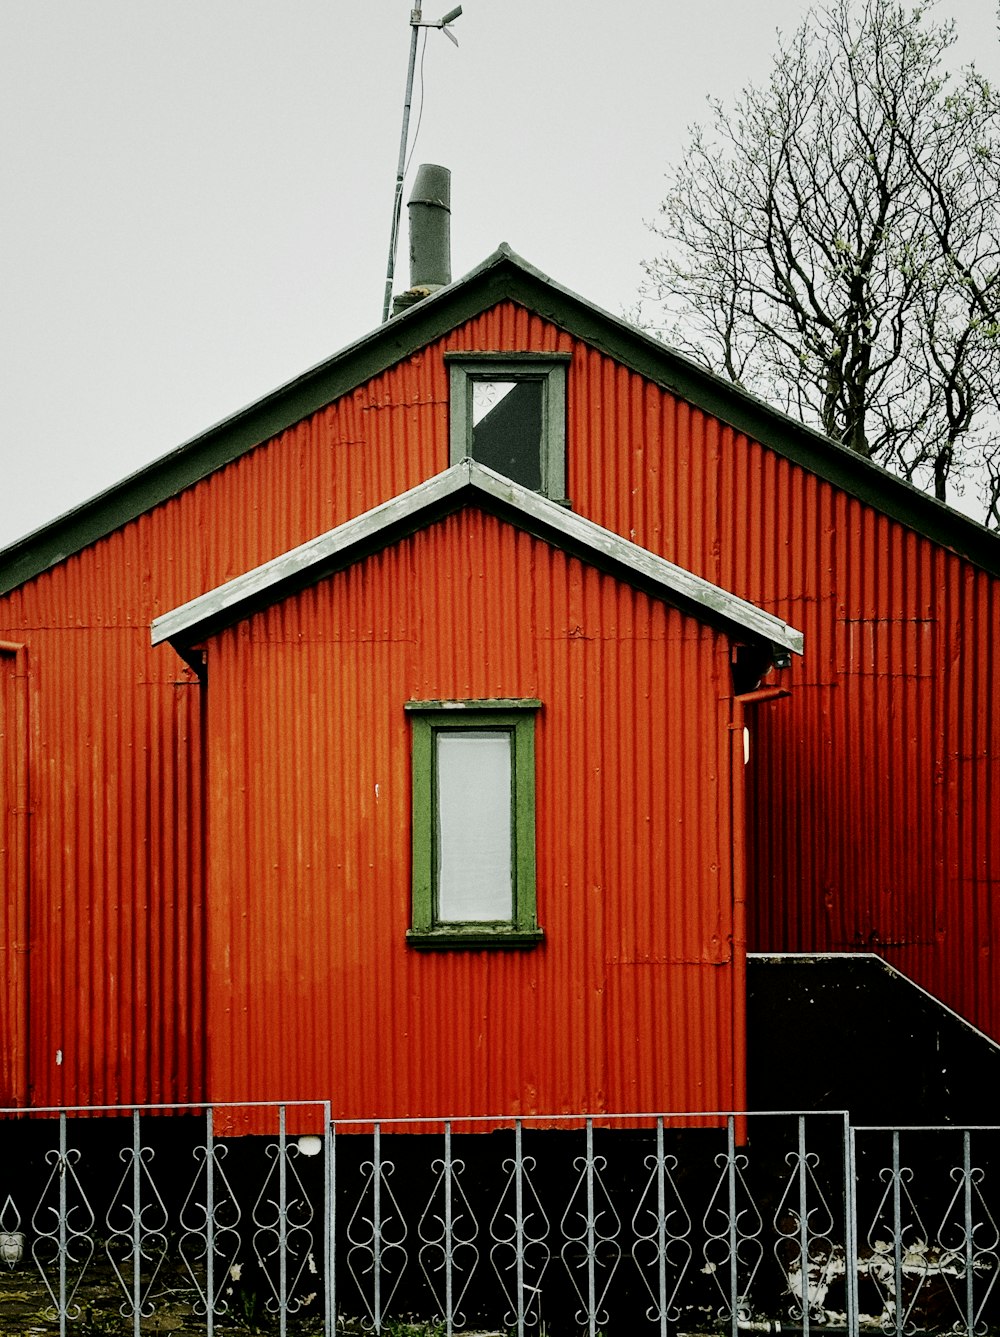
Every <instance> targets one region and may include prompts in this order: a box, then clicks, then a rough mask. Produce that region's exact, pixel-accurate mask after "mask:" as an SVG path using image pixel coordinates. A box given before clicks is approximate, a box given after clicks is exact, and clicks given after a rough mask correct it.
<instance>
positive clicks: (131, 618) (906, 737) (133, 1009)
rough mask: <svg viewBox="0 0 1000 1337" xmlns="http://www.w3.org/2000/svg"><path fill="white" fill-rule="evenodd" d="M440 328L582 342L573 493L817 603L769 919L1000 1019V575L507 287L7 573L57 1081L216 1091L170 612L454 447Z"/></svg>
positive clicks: (787, 732)
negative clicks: (232, 453) (512, 299)
mask: <svg viewBox="0 0 1000 1337" xmlns="http://www.w3.org/2000/svg"><path fill="white" fill-rule="evenodd" d="M444 348H448V349H455V350H460V349H465V350H474V349H487V350H488V349H505V348H506V349H513V350H519V349H531V350H534V351H541V352H545V351H563V352H571V353H572V355H573V360H572V363H571V366H570V369H569V376H568V383H567V389H568V410H567V412H568V437H569V457H568V480H569V491H570V496H571V498H572V501H573V504H574V507H575V508H576V509H577V510H578V511H580V512H581V513H583V514H586V515H589V516H590V517H591V518H593V519H595V520H597V521H599V522H600V523H602V524H605V525H607V526H608V527H609V528H612V529H615V530H617V531H618V532H620V533H622V534H624V535H626V536H628V537H630V538H633V539H635V540H636V541H638V542H640V543H643V544H645V545H646V546H648V547H650V548H651V549H652V550H653V551H655V552H659V553H662V554H663V555H665V556H667V557H669V558H671V559H672V560H674V561H677V562H679V563H680V564H682V565H684V566H687V567H689V568H690V569H691V570H693V571H695V572H697V573H698V574H700V575H703V576H705V577H707V578H708V579H710V580H713V581H716V582H718V583H719V584H721V585H723V586H726V587H728V588H731V589H733V590H734V591H736V592H737V593H739V594H741V595H743V596H744V597H746V598H749V599H751V600H753V601H755V602H759V603H761V604H762V605H763V606H764V607H766V608H769V609H770V610H772V611H774V612H777V613H780V614H781V615H782V616H784V617H786V618H787V619H788V620H789V621H790V622H791V623H792V624H793V625H795V626H797V627H799V628H802V629H803V630H804V632H805V636H806V657H805V660H804V661H802V662H799V661H796V663H795V665H794V667H793V669H792V671H791V675H790V677H791V681H792V682H793V683H794V686H795V690H794V693H793V697H792V699H791V700H790V701H786V702H783V703H782V704H781V705H780V706H761V707H757V708H756V714H757V722H756V734H757V745H756V746H755V749H754V753H753V756H752V760H751V773H752V777H753V782H754V784H753V788H754V791H755V793H754V795H752V797H751V809H750V811H751V819H752V820H751V824H752V827H753V830H754V842H753V846H754V847H753V850H752V853H751V862H750V880H751V893H752V894H751V900H750V910H751V920H750V940H751V945H752V946H753V947H755V948H758V949H767V950H839V949H849V948H852V947H857V946H864V947H866V948H873V947H874V948H875V949H876V950H880V951H883V952H884V953H885V954H886V955H887V956H888V957H889V958H890V959H891V960H892V961H893V963H894V964H895V965H897V966H898V967H899V968H900V969H902V970H904V971H906V973H908V974H909V975H911V976H912V977H913V978H914V979H916V980H917V981H918V982H919V983H920V984H922V985H924V987H926V988H928V989H930V990H931V991H932V992H934V993H936V994H938V995H939V996H940V997H942V998H943V999H944V1000H945V1001H946V1002H948V1003H949V1004H950V1005H951V1006H953V1007H955V1008H956V1009H957V1010H958V1011H960V1012H961V1013H962V1014H963V1015H965V1016H967V1017H969V1018H970V1019H972V1020H974V1021H976V1022H977V1024H979V1025H980V1026H982V1027H983V1028H984V1029H986V1030H988V1031H990V1032H991V1033H992V1034H994V1035H996V1036H1000V989H998V982H997V975H996V964H995V963H996V961H997V959H998V955H1000V917H998V916H995V915H993V913H992V905H993V903H994V901H995V899H996V896H997V893H998V891H1000V886H998V882H1000V848H998V842H1000V837H998V835H997V828H998V821H997V812H998V808H1000V802H998V793H997V788H998V782H997V773H998V766H1000V704H998V702H1000V684H998V681H997V679H998V673H1000V668H998V663H997V652H996V650H995V648H994V647H995V645H996V642H997V639H998V635H1000V633H998V627H1000V591H998V582H996V581H995V580H993V579H991V578H990V577H988V576H986V575H985V574H983V573H981V572H978V571H977V570H976V569H975V568H973V567H972V566H971V565H970V564H969V563H967V562H964V561H962V560H960V559H958V558H956V557H954V556H952V555H950V554H948V553H946V552H944V551H943V550H941V549H940V548H938V547H937V546H936V545H934V544H932V543H930V542H929V541H927V540H923V539H920V538H918V537H916V536H915V535H913V534H910V533H909V532H908V531H906V530H904V529H903V528H902V527H901V526H899V525H897V524H895V523H894V522H892V521H889V520H886V519H885V518H883V517H880V516H878V514H877V513H876V512H874V511H873V510H871V509H870V508H868V507H866V506H863V505H862V504H860V503H858V502H855V501H853V500H851V499H849V498H848V497H846V496H845V495H844V494H843V493H841V492H839V491H838V490H837V489H835V488H833V487H831V486H830V485H828V484H825V483H822V482H820V481H819V480H818V479H816V478H815V477H813V476H812V475H810V474H808V473H807V472H806V471H805V470H803V469H801V468H798V467H797V466H794V465H792V464H790V463H789V462H787V461H784V460H782V459H780V458H778V457H777V456H776V455H774V454H773V453H772V452H770V451H768V450H766V449H765V448H763V447H761V446H760V445H758V444H756V443H754V442H751V441H748V440H746V439H745V438H744V437H742V436H740V435H738V434H736V433H734V432H733V431H732V430H730V429H729V428H727V427H725V426H723V425H721V424H719V423H717V422H715V421H714V420H713V419H711V418H710V417H708V416H707V415H705V414H703V413H700V412H699V411H697V410H694V409H692V408H690V407H689V406H687V405H686V404H684V403H682V402H679V401H678V400H676V399H675V398H674V397H672V396H671V395H669V394H667V393H665V392H663V391H661V390H660V389H659V388H658V387H656V386H654V385H651V384H649V383H648V382H646V381H644V380H643V379H642V378H641V377H639V376H637V375H635V374H632V373H630V372H628V371H624V370H622V369H621V368H619V367H617V366H615V364H614V363H612V362H611V361H610V360H609V359H608V358H606V357H604V356H602V355H601V354H599V353H598V352H596V351H594V350H593V349H590V348H588V347H586V346H585V345H583V344H582V343H579V342H577V341H574V340H573V339H571V338H570V336H569V335H567V334H566V333H565V332H562V331H558V330H556V329H555V328H554V327H552V326H551V325H549V324H547V323H546V322H545V321H543V320H541V319H540V318H538V317H536V316H533V315H530V314H529V313H528V312H526V311H524V310H523V309H521V308H518V307H516V306H514V305H512V304H510V303H504V304H501V305H500V306H498V307H497V308H495V309H494V310H491V311H489V312H487V313H485V314H484V315H482V316H480V317H477V318H476V319H474V320H471V321H469V322H468V323H467V324H466V325H464V326H463V327H461V328H460V329H458V330H456V331H454V332H453V333H452V334H450V335H449V336H448V337H447V339H445V340H442V341H441V342H440V343H439V344H437V345H434V346H431V347H429V348H428V349H426V350H424V352H423V353H421V354H419V355H416V356H414V357H411V358H409V359H407V360H406V361H404V362H403V363H401V364H399V365H398V366H396V367H393V368H390V369H389V370H388V371H386V372H385V373H384V374H382V375H379V376H377V377H375V378H373V379H372V380H371V381H370V382H369V383H368V384H366V385H365V386H362V387H360V388H359V389H358V390H356V391H354V392H352V393H351V394H349V395H346V396H345V397H344V398H343V399H342V400H340V401H339V402H338V403H336V404H334V405H332V406H330V407H329V408H328V409H326V410H324V411H322V412H320V413H317V414H314V415H313V416H312V417H310V418H309V419H306V420H305V421H303V422H302V423H300V424H298V425H297V426H295V427H293V428H291V429H289V430H288V431H285V432H283V433H282V434H281V435H280V436H278V437H276V438H275V439H274V440H273V441H272V442H270V443H268V444H266V445H264V446H262V447H260V448H258V449H257V450H254V451H252V452H251V453H250V454H248V455H246V456H244V457H243V458H242V459H240V460H238V461H236V462H235V463H233V464H232V465H230V466H227V467H226V468H223V469H221V470H219V471H218V472H217V473H216V474H214V475H212V476H211V477H210V478H208V479H206V480H204V481H203V482H201V483H199V484H197V485H195V486H193V487H191V488H189V489H188V490H187V491H186V492H184V493H183V494H182V495H180V496H179V497H177V498H175V499H174V500H172V501H170V502H168V503H166V504H164V505H161V506H159V507H157V508H155V509H154V510H153V511H152V512H151V513H149V514H148V515H146V516H143V517H142V518H141V519H139V520H138V521H135V522H133V523H130V524H128V525H126V526H125V527H124V528H123V529H122V530H121V531H119V532H118V533H116V534H114V535H112V536H110V537H109V538H107V539H105V540H102V541H101V542H99V543H96V544H94V545H93V546H92V547H91V548H89V549H87V550H85V551H84V552H83V553H81V554H79V555H77V556H75V557H72V558H70V559H68V560H67V561H66V562H64V563H62V564H61V565H60V566H58V567H56V568H54V569H53V570H51V571H48V572H46V573H44V574H43V575H41V576H39V577H38V578H36V579H35V580H33V581H31V582H30V583H29V584H27V585H26V586H24V587H23V588H22V589H20V590H17V591H14V592H13V593H12V594H11V595H9V596H7V597H6V598H4V599H2V600H0V639H7V640H10V641H12V642H21V641H23V642H26V643H27V644H28V663H29V666H30V667H29V675H30V677H29V685H30V697H31V703H32V725H31V728H32V743H31V748H30V768H31V774H30V789H31V793H32V795H33V798H32V805H33V812H32V823H31V859H30V901H31V924H32V941H33V952H32V966H31V985H30V997H31V1028H30V1040H31V1087H32V1095H33V1098H34V1099H35V1101H36V1102H38V1103H42V1102H48V1101H56V1100H61V1099H67V1100H81V1101H86V1100H92V1101H101V1100H108V1099H115V1098H122V1099H155V1098H159V1097H160V1096H162V1097H163V1098H165V1099H169V1098H177V1099H183V1098H188V1097H196V1096H197V1095H198V1094H199V1093H200V1091H201V1082H202V1077H201V1068H200V1060H199V1054H200V1032H201V1026H200V1025H199V1022H198V1018H199V1017H200V1015H201V1006H202V1004H201V992H200V991H201V987H202V979H203V972H204V958H203V956H202V946H201V942H202V940H201V937H200V932H199V918H198V917H199V915H200V913H201V907H202V903H203V897H202V892H201V881H200V878H201V873H200V864H199V857H200V856H199V852H198V844H199V841H198V837H197V836H196V835H193V836H190V838H189V836H188V834H187V833H188V832H197V830H198V829H199V823H200V821H201V800H200V796H199V780H198V775H199V766H200V761H199V758H198V742H197V738H198V730H197V720H196V711H195V709H194V705H193V701H192V698H193V697H194V696H195V695H196V689H194V688H193V687H190V686H185V687H175V686H174V683H175V681H176V680H182V679H184V674H183V673H182V672H181V670H180V668H179V666H178V661H177V660H176V657H175V656H174V655H173V653H172V652H171V651H170V650H169V649H166V648H163V649H160V650H158V651H156V652H153V653H151V652H149V651H148V649H146V637H147V634H148V625H149V622H150V621H151V619H152V618H153V617H154V616H155V615H157V614H159V613H162V612H165V611H167V610H168V609H170V608H172V607H175V606H176V605H177V604H179V603H181V602H184V601H185V600H187V599H189V598H191V597H193V596H194V595H197V594H199V593H202V592H203V591H204V590H206V589H210V588H212V587H213V586H214V585H217V584H219V583H220V582H222V581H223V580H226V579H228V578H229V577H231V576H234V575H236V574H239V573H240V572H242V571H244V570H246V569H247V568H249V567H251V566H254V565H256V564H257V563H259V562H262V561H265V560H267V559H268V558H270V557H272V556H274V555H276V554H277V553H279V552H281V551H283V550H285V549H287V548H288V547H291V546H293V545H294V544H296V543H299V542H301V541H303V540H304V539H307V538H310V537H312V536H314V535H315V534H317V533H320V532H322V531H324V530H326V529H328V528H330V527H331V526H332V525H334V524H337V523H339V522H340V521H342V520H344V519H347V518H349V517H350V516H351V515H354V514H357V513H358V512H360V511H362V510H364V509H366V508H367V507H369V506H371V505H374V504H376V503H377V502H379V501H382V500H385V499H386V498H387V497H388V496H390V495H392V494H393V493H394V492H397V491H399V490H402V489H403V488H406V487H409V486H411V485H413V484H415V483H417V482H419V481H420V480H421V479H423V478H425V477H427V476H429V475H430V474H432V473H434V472H436V471H437V470H439V469H441V468H444V467H445V465H446V464H447V377H446V374H445V371H444V367H443V364H442V362H441V360H440V357H439V354H440V352H441V351H442V350H443V349H444ZM132 638H134V640H133V639H132ZM102 647H104V648H102ZM126 647H130V648H127V649H126ZM928 674H930V675H931V676H930V677H929V678H928V677H927V676H926V675H928ZM929 689H930V690H929ZM95 712H98V713H101V718H100V719H99V718H97V714H95ZM98 739H102V740H103V741H101V742H100V743H99V744H98V742H97V741H95V740H98ZM109 767H110V768H111V769H110V770H109V769H108V768H109ZM147 792H148V794H149V799H148V801H147V800H146V798H145V795H146V793H147ZM111 796H113V797H114V798H115V799H116V800H117V799H121V798H122V797H123V796H125V797H126V798H127V800H128V802H126V805H125V807H124V809H123V810H122V811H120V812H119V813H118V814H117V815H115V816H113V817H109V816H108V804H109V801H110V797H111ZM129 803H131V806H129ZM161 805H165V806H164V811H165V813H166V819H164V817H163V816H162V815H161ZM122 850H124V851H127V852H128V853H127V855H125V854H122V853H121V852H120V851H122ZM108 934H109V935H110V936H109V937H108V938H107V941H106V939H105V935H108ZM105 957H107V959H108V961H109V962H111V963H112V964H111V965H109V966H108V967H107V968H106V969H105V967H104V966H103V965H102V964H101V963H102V962H103V961H104V960H105ZM95 961H96V964H95ZM158 972H159V973H158ZM102 976H104V978H101V977H102ZM609 978H610V977H609ZM77 981H86V982H87V983H86V985H84V984H79V985H78V984H77ZM91 984H93V985H94V990H95V992H94V993H93V994H92V993H91V992H90V985H91ZM610 990H611V985H610V983H609V991H610ZM92 1007H93V1016H92ZM174 1013H177V1014H178V1015H179V1016H180V1017H181V1018H182V1021H181V1023H180V1028H181V1029H183V1030H184V1032H185V1034H184V1037H183V1038H182V1039H175V1038H174V1034H175V1027H174V1023H173V1015H174ZM188 1018H189V1019H190V1021H188V1020H186V1019H188ZM668 1024H670V1023H669V1022H668ZM105 1025H107V1026H108V1027H109V1028H110V1030H109V1032H108V1036H109V1038H108V1039H107V1041H105V1040H104V1039H103V1038H102V1037H103V1036H104V1035H105V1031H104V1030H103V1029H102V1027H104V1026H105ZM111 1037H113V1038H111ZM60 1049H61V1050H62V1052H63V1063H62V1064H57V1063H56V1054H57V1051H59V1050H60ZM674 1052H675V1054H676V1051H674ZM70 1055H72V1056H73V1057H72V1058H70V1057H68V1056H70Z"/></svg>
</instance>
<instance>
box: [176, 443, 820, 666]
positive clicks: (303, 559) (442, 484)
mask: <svg viewBox="0 0 1000 1337" xmlns="http://www.w3.org/2000/svg"><path fill="white" fill-rule="evenodd" d="M467 491H468V492H471V494H472V496H471V498H470V500H472V501H473V502H474V501H475V499H476V496H477V495H478V497H479V498H480V500H481V502H486V503H488V502H492V503H493V504H494V506H497V505H498V506H499V507H501V508H502V509H504V510H513V511H515V512H517V513H518V515H519V517H520V519H515V523H519V524H521V525H522V526H523V527H524V528H526V529H528V530H530V531H531V532H532V533H535V534H537V535H538V536H539V537H542V538H545V539H547V540H549V541H552V542H555V543H556V544H557V545H559V546H566V545H567V544H568V545H569V546H570V547H571V548H573V549H574V550H576V551H578V552H580V553H582V554H583V555H584V556H585V557H589V558H590V559H591V560H593V561H594V562H596V564H597V565H603V566H607V565H611V566H612V567H615V568H618V569H621V570H623V571H624V572H625V573H626V575H627V574H628V573H631V574H632V575H633V576H637V577H639V578H640V579H642V580H643V581H646V582H648V583H650V584H652V585H654V586H658V587H659V588H660V589H661V590H662V591H663V593H664V595H665V596H666V598H667V599H668V600H670V601H674V602H676V601H678V600H679V601H681V603H682V604H683V605H684V606H685V607H688V608H690V609H691V610H692V611H694V612H697V611H698V610H702V611H703V612H704V613H705V615H706V616H707V617H708V618H710V619H716V620H717V619H719V618H721V619H722V620H723V621H726V622H730V623H732V624H734V625H736V626H738V627H740V628H742V629H744V630H745V631H747V632H749V633H751V634H752V635H753V636H755V637H757V638H759V639H761V640H765V641H769V642H770V643H771V644H772V645H773V646H775V647H777V648H779V649H781V650H784V651H790V652H791V653H793V654H797V655H800V654H802V633H801V632H800V631H796V630H795V629H794V628H793V627H789V626H788V624H787V623H785V622H783V621H782V620H781V619H780V618H778V617H774V616H773V615H772V614H771V613H765V612H764V611H763V609H761V608H758V607H757V606H756V605H755V604H751V603H747V602H746V600H745V599H740V598H738V597H737V596H736V595H735V594H730V593H729V591H728V590H723V589H720V587H719V586H718V585H713V584H712V583H711V582H710V581H707V580H702V578H701V577H700V576H696V575H693V574H692V573H691V572H690V571H685V570H684V568H683V567H680V566H675V565H674V563H673V562H668V561H667V560H666V559H665V558H663V557H658V556H657V555H656V554H655V553H652V552H650V551H649V550H648V549H647V548H642V547H640V546H639V545H638V544H637V543H632V542H630V541H629V540H628V539H624V538H622V537H621V535H620V534H615V533H612V531H611V530H609V529H604V528H603V527H602V526H601V525H597V524H595V523H594V522H593V521H592V520H587V519H585V518H584V517H583V516H581V515H576V514H575V513H574V512H573V511H571V510H568V509H567V508H566V507H565V506H559V505H557V504H556V503H555V502H552V501H549V500H548V498H546V497H542V496H539V494H538V493H536V492H531V491H529V490H528V489H527V488H524V487H521V486H520V485H519V484H518V483H514V482H512V481H511V479H509V478H504V477H502V476H501V475H500V474H498V473H494V471H493V470H492V469H487V468H486V467H485V466H484V465H482V464H478V463H476V461H475V460H471V459H467V460H461V461H460V462H459V463H458V464H453V465H452V466H451V468H450V469H446V470H445V471H444V472H443V473H439V474H435V476H434V477H433V478H429V479H427V481H426V482H424V483H420V484H418V485H417V486H416V487H414V488H411V489H410V490H409V492H402V493H400V495H399V496H397V497H393V498H392V499H391V500H390V501H386V502H383V504H382V505H381V506H376V507H374V508H373V509H372V510H370V511H365V512H364V514H363V515H359V516H356V517H355V518H354V519H353V520H348V521H347V522H346V523H345V524H342V525H338V526H337V528H336V529H331V530H329V531H328V532H327V533H325V534H320V535H319V537H318V538H314V539H310V540H309V542H308V543H303V544H300V546H299V547H297V548H291V549H290V550H289V551H288V552H286V553H282V554H281V556H280V557H275V558H273V559H272V560H271V561H270V562H265V563H264V565H263V566H258V567H255V568H254V569H253V570H252V571H247V572H246V573H245V574H244V575H242V576H237V577H236V579H235V580H230V581H227V583H226V584H225V585H219V586H218V587H217V588H216V589H214V590H209V591H208V592H207V593H205V594H200V595H199V596H198V597H197V598H196V599H191V600H190V601H189V602H188V603H186V604H181V606H180V607H179V608H174V609H171V611H170V612H169V613H164V614H163V615H162V616H160V617H158V618H156V619H155V621H154V622H153V625H152V643H153V645H159V644H161V643H162V642H163V641H172V642H175V643H177V642H180V643H181V644H185V643H186V644H190V643H191V642H193V641H195V640H197V639H198V635H197V633H198V631H199V629H200V628H202V627H203V626H206V625H209V628H210V632H211V631H215V630H218V628H219V627H221V626H225V625H228V624H230V623H232V622H237V621H239V620H240V619H241V618H242V617H245V616H247V615H248V614H249V613H250V612H251V611H253V610H254V608H256V607H259V606H260V604H261V603H262V602H267V596H268V594H269V593H270V594H273V601H277V600H278V599H281V598H283V597H284V595H283V593H282V587H283V586H286V585H290V586H292V587H293V588H301V587H302V586H303V585H304V584H308V583H309V573H310V572H311V571H312V570H313V569H314V568H318V569H317V571H316V579H322V577H323V576H324V575H325V574H326V573H327V571H333V570H336V569H338V568H339V567H340V566H346V565H349V564H350V562H351V560H352V558H351V553H352V550H354V549H356V548H364V549H365V550H369V549H370V546H371V544H372V541H373V540H377V538H378V536H379V535H380V534H382V533H387V531H391V530H393V529H394V528H396V527H401V528H403V529H404V530H405V529H407V527H409V526H412V528H419V527H420V525H421V519H422V517H423V516H424V514H425V513H427V518H428V521H430V520H431V519H433V518H434V512H435V511H436V510H437V508H439V507H440V506H441V505H442V504H447V502H448V501H449V500H451V499H453V498H455V499H457V500H458V502H459V504H461V501H462V496H461V494H462V493H463V492H467ZM560 540H561V541H562V542H560ZM387 541H390V542H391V541H392V539H391V535H389V534H388V533H387ZM209 634H210V633H209Z"/></svg>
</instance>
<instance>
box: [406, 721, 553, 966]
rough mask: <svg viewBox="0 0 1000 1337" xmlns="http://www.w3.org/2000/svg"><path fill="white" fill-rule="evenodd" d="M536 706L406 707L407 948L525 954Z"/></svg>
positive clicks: (529, 937) (534, 928)
mask: <svg viewBox="0 0 1000 1337" xmlns="http://www.w3.org/2000/svg"><path fill="white" fill-rule="evenodd" d="M539 705H540V703H539V702H538V701H520V700H517V701H508V700H503V701H449V702H441V701H410V702H407V706H406V709H407V711H408V712H409V713H410V715H411V716H412V720H413V753H412V755H413V827H412V835H413V884H412V896H413V900H412V914H413V917H412V927H411V929H410V932H409V934H408V935H407V938H408V940H409V941H410V942H411V943H412V944H413V945H414V946H415V947H469V946H473V947H481V946H487V945H489V944H495V945H499V946H530V945H531V944H532V943H535V942H538V941H540V940H541V937H542V932H541V930H540V929H539V927H538V922H537V918H536V914H535V714H536V712H537V710H538V708H539Z"/></svg>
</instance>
